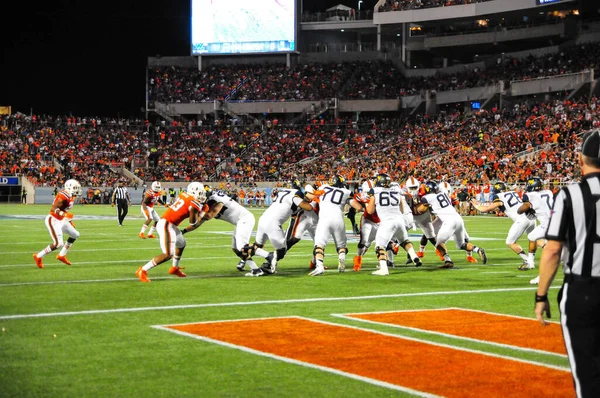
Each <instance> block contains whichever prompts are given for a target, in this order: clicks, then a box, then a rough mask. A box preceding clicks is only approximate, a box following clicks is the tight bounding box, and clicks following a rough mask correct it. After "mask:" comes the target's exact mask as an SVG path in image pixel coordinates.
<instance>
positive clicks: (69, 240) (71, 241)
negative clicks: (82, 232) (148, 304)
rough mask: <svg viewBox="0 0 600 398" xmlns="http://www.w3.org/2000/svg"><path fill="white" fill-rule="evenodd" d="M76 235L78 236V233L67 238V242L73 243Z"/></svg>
mask: <svg viewBox="0 0 600 398" xmlns="http://www.w3.org/2000/svg"><path fill="white" fill-rule="evenodd" d="M78 237H79V234H77V237H75V238H73V237H70V238H69V239H67V243H73V242H75V240H76V239H77V238H78Z"/></svg>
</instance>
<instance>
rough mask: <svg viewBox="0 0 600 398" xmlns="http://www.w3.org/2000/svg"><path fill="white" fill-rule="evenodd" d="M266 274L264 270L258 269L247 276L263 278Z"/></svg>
mask: <svg viewBox="0 0 600 398" xmlns="http://www.w3.org/2000/svg"><path fill="white" fill-rule="evenodd" d="M264 274H265V273H264V272H263V270H262V269H260V268H256V269H253V270H251V271H250V272H248V273H247V274H246V275H245V276H263V275H264Z"/></svg>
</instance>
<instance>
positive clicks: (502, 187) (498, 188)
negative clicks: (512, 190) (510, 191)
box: [492, 181, 506, 193]
mask: <svg viewBox="0 0 600 398" xmlns="http://www.w3.org/2000/svg"><path fill="white" fill-rule="evenodd" d="M504 191H506V184H505V183H504V182H502V181H498V182H497V183H495V184H494V185H493V186H492V193H500V192H504Z"/></svg>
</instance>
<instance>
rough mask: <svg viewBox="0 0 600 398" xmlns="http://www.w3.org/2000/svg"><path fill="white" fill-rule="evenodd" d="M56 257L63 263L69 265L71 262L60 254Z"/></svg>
mask: <svg viewBox="0 0 600 398" xmlns="http://www.w3.org/2000/svg"><path fill="white" fill-rule="evenodd" d="M56 259H57V260H58V261H60V262H62V263H65V264H67V265H71V262H70V261H69V260H67V256H61V255H60V254H59V255H58V256H56Z"/></svg>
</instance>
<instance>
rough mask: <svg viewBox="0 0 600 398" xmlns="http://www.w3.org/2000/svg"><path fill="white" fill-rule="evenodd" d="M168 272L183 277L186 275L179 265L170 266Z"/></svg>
mask: <svg viewBox="0 0 600 398" xmlns="http://www.w3.org/2000/svg"><path fill="white" fill-rule="evenodd" d="M169 274H171V275H177V276H178V277H180V278H185V277H186V276H187V275H186V274H184V273H183V271H182V270H181V268H179V267H171V268H170V269H169Z"/></svg>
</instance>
